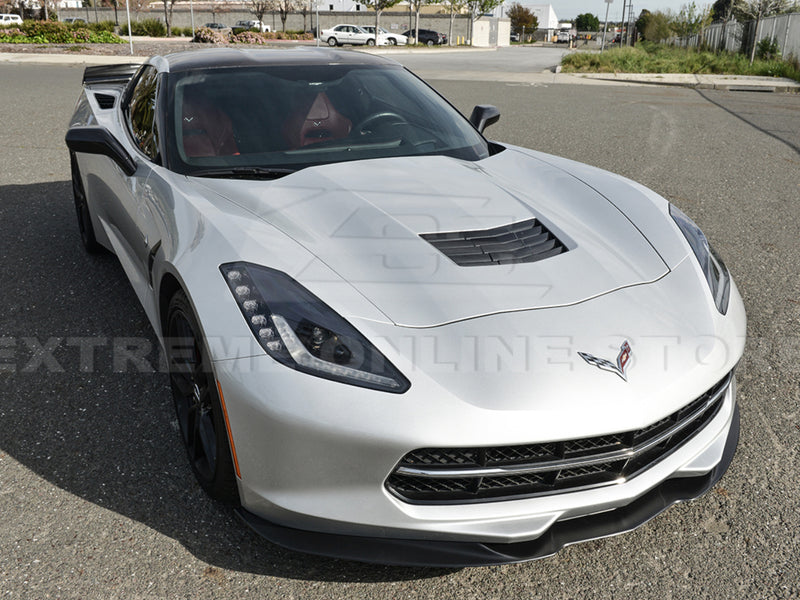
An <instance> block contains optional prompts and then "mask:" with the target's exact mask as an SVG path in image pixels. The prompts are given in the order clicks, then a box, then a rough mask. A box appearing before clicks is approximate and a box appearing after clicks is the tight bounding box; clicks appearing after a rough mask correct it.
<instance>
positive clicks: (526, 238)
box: [420, 219, 567, 267]
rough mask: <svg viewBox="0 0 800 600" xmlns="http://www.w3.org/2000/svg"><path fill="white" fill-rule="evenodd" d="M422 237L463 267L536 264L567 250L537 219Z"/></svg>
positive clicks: (426, 234)
mask: <svg viewBox="0 0 800 600" xmlns="http://www.w3.org/2000/svg"><path fill="white" fill-rule="evenodd" d="M420 237H422V239H424V240H426V241H427V242H429V243H430V244H432V245H433V246H434V247H435V248H437V249H438V250H439V251H440V252H442V254H444V255H445V256H447V257H448V258H449V259H450V260H452V261H453V262H454V263H456V264H457V265H459V266H461V267H477V266H482V265H508V264H515V263H527V262H534V261H537V260H542V259H544V258H549V257H551V256H556V255H558V254H561V253H563V252H566V251H567V247H566V246H564V244H563V243H561V241H559V239H558V238H556V236H555V235H553V233H552V232H551V231H550V230H549V229H547V227H545V226H544V225H543V224H542V223H540V222H539V221H538V220H537V219H528V220H525V221H519V222H518V223H511V224H509V225H502V226H500V227H494V228H492V229H483V230H480V231H460V232H447V233H423V234H420Z"/></svg>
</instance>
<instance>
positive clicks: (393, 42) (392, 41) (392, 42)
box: [389, 38, 397, 46]
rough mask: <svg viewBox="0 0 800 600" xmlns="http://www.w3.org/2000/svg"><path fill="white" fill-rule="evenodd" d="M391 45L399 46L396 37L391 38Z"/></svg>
mask: <svg viewBox="0 0 800 600" xmlns="http://www.w3.org/2000/svg"><path fill="white" fill-rule="evenodd" d="M389 45H390V46H397V40H396V39H394V38H389Z"/></svg>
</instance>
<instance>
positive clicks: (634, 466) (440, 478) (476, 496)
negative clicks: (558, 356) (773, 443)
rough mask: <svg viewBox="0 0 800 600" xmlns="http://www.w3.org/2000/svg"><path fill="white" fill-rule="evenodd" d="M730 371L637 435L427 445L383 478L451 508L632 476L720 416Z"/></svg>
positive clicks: (410, 495)
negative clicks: (476, 445) (487, 444)
mask: <svg viewBox="0 0 800 600" xmlns="http://www.w3.org/2000/svg"><path fill="white" fill-rule="evenodd" d="M732 378H733V372H731V373H729V374H728V375H727V376H726V377H725V378H723V379H722V380H721V381H720V382H718V383H717V384H716V385H714V386H713V387H712V388H711V389H709V390H708V391H707V392H706V393H705V394H703V395H702V396H700V397H699V398H696V399H695V400H693V401H692V402H690V403H689V404H687V405H686V406H684V407H683V408H681V409H680V410H678V411H675V412H674V413H672V414H671V415H669V416H668V417H665V418H664V419H661V420H660V421H658V422H656V423H653V424H651V425H649V426H647V427H644V428H642V429H638V430H636V431H628V432H625V433H617V434H612V435H604V436H598V437H592V438H582V439H574V440H565V441H561V442H548V443H543V444H526V445H520V446H495V447H489V448H423V449H420V450H414V451H412V452H409V453H408V454H406V455H405V456H404V457H403V459H402V460H401V461H400V463H399V464H398V466H397V467H396V468H395V470H394V471H393V472H392V474H391V475H390V476H389V478H388V479H387V480H386V487H387V488H388V489H389V490H390V491H391V492H392V493H393V494H394V495H395V496H398V497H399V498H401V499H402V500H405V501H408V502H413V503H421V504H448V503H465V502H486V501H493V500H511V499H518V498H528V497H532V496H538V495H546V494H551V493H555V492H567V491H576V490H579V489H586V488H589V487H595V486H600V485H608V484H611V483H614V482H617V481H621V480H624V479H630V478H631V477H635V476H636V475H638V474H639V473H641V472H642V471H644V470H646V469H649V468H650V467H652V466H653V465H655V464H656V463H657V462H659V461H661V460H662V459H664V458H665V457H666V456H668V455H670V454H671V453H672V452H674V451H675V450H677V449H678V448H680V447H681V446H682V445H683V444H684V443H686V442H687V441H688V440H689V439H690V438H692V437H693V436H694V435H695V434H696V433H697V432H698V431H700V430H701V429H703V428H704V427H705V426H706V425H707V424H708V423H709V422H710V421H711V420H712V419H713V418H714V417H715V416H716V415H717V413H718V412H719V409H720V407H721V406H722V403H723V401H724V399H725V392H726V391H727V389H728V387H729V386H730V383H731V379H732Z"/></svg>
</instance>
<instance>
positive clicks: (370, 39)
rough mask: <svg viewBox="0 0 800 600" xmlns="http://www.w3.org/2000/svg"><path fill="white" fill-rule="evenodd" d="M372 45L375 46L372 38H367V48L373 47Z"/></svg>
mask: <svg viewBox="0 0 800 600" xmlns="http://www.w3.org/2000/svg"><path fill="white" fill-rule="evenodd" d="M374 45H375V40H374V39H372V38H369V39H368V40H367V46H374Z"/></svg>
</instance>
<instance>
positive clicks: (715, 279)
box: [669, 204, 731, 315]
mask: <svg viewBox="0 0 800 600" xmlns="http://www.w3.org/2000/svg"><path fill="white" fill-rule="evenodd" d="M669 214H670V215H672V218H673V220H674V221H675V223H677V225H678V227H679V228H680V230H681V231H682V232H683V235H685V236H686V239H687V240H688V242H689V245H690V246H691V247H692V250H693V251H694V255H695V256H696V257H697V260H698V261H699V262H700V268H701V269H703V274H705V276H706V281H707V282H708V287H709V288H710V289H711V295H712V296H713V297H714V304H716V306H717V310H719V312H721V313H722V314H723V315H724V314H725V313H726V312H727V311H728V299H729V297H730V293H731V276H730V273H729V272H728V268H727V267H726V266H725V263H724V262H722V259H721V258H720V257H719V255H718V254H717V253H716V252H714V249H713V248H712V247H711V244H709V243H708V239H706V236H705V235H704V234H703V232H702V231H700V228H699V227H698V226H697V224H696V223H695V222H694V221H692V220H691V219H690V218H689V217H687V216H686V214H684V212H683V211H681V210H680V209H679V208H677V207H675V206H673V205H672V204H670V205H669Z"/></svg>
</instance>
